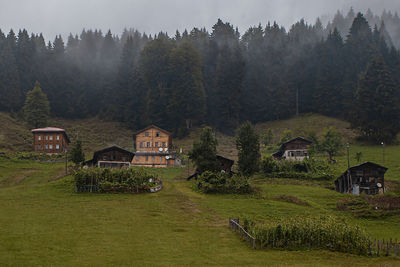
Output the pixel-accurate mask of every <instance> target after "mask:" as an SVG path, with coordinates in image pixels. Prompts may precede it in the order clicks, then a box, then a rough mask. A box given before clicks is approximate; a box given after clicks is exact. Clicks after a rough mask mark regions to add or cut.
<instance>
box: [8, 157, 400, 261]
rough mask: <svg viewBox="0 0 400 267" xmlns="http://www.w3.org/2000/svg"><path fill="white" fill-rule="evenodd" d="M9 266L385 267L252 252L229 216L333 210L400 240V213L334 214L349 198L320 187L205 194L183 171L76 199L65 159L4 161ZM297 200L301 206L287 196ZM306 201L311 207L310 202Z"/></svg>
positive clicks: (274, 182)
mask: <svg viewBox="0 0 400 267" xmlns="http://www.w3.org/2000/svg"><path fill="white" fill-rule="evenodd" d="M0 170H1V172H0V173H1V174H0V203H2V205H1V206H0V226H1V227H0V240H1V242H0V259H1V262H2V265H6V266H7V265H13V266H15V265H17V266H19V265H24V266H32V265H43V266H48V265H56V266H71V265H79V266H81V265H82V266H85V265H87V266H94V265H99V266H106V265H137V266H145V265H162V266H170V265H198V266H202V265H205V264H211V265H218V266H227V265H253V266H256V265H261V266H265V265H303V266H306V265H318V266H330V265H342V266H348V265H356V266H366V265H371V266H373V265H386V266H395V265H397V264H398V263H399V262H400V258H396V257H380V258H370V257H360V256H355V255H349V254H344V253H333V252H329V251H323V250H311V251H307V250H304V251H281V250H266V251H261V250H253V249H251V247H250V246H249V245H248V244H247V243H245V242H243V241H241V240H240V238H239V236H238V235H237V234H236V233H234V232H232V231H231V230H230V228H229V227H228V219H229V218H230V217H242V216H247V217H252V218H256V219H265V220H270V219H274V218H289V217H294V216H298V217H305V216H311V215H324V214H327V215H328V214H330V215H335V216H340V217H343V218H345V219H347V220H349V221H351V222H354V223H357V224H359V225H361V226H362V227H363V228H364V229H366V230H367V232H368V233H369V234H370V235H371V237H373V238H374V237H376V238H390V237H392V238H399V239H400V216H393V217H388V218H384V219H375V220H365V219H355V218H353V217H352V216H351V215H349V214H347V213H344V212H340V211H337V210H336V201H337V199H339V198H341V197H343V196H342V195H340V194H338V193H336V192H334V191H332V190H330V189H327V188H325V187H323V186H321V185H313V184H308V183H307V182H303V181H297V180H288V179H265V178H262V177H258V178H255V179H254V180H253V181H252V183H253V186H255V187H257V188H259V190H258V193H256V194H253V195H204V194H201V193H199V192H197V191H196V190H194V182H187V181H186V180H185V177H186V171H187V170H186V169H185V168H170V169H160V170H152V172H155V173H156V174H157V175H159V176H160V177H161V178H162V179H163V181H164V189H163V190H161V191H160V192H158V193H155V194H138V195H129V194H76V193H74V185H73V178H72V177H71V176H66V177H63V176H62V173H63V172H64V165H63V163H40V162H35V161H25V160H12V159H5V158H2V159H0ZM282 195H285V196H295V197H296V198H298V199H300V200H302V202H300V204H298V203H289V202H286V201H285V198H282V197H281V196H282ZM304 203H307V205H304Z"/></svg>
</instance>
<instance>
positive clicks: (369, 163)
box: [336, 161, 388, 180]
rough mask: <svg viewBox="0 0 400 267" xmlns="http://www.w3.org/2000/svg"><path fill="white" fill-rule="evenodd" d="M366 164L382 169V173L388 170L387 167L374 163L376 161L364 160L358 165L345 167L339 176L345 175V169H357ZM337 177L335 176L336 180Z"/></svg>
mask: <svg viewBox="0 0 400 267" xmlns="http://www.w3.org/2000/svg"><path fill="white" fill-rule="evenodd" d="M368 165H369V166H371V167H375V168H378V169H382V170H383V171H384V173H385V172H386V171H387V170H388V168H386V167H384V166H381V165H379V164H376V163H373V162H369V161H367V162H364V163H362V164H359V165H356V166H353V167H350V168H349V169H347V170H346V171H345V172H344V173H343V174H342V175H341V176H340V177H342V176H344V175H346V174H347V171H351V170H356V169H358V168H361V167H364V166H368ZM340 177H339V178H340ZM339 178H337V179H336V180H338V179H339Z"/></svg>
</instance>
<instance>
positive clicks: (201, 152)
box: [189, 127, 219, 173]
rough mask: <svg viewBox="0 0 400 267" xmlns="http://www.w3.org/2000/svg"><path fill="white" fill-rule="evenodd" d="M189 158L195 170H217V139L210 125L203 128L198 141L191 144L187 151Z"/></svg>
mask: <svg viewBox="0 0 400 267" xmlns="http://www.w3.org/2000/svg"><path fill="white" fill-rule="evenodd" d="M189 158H190V159H191V160H192V161H193V162H194V164H195V165H196V167H197V171H198V172H200V173H202V172H204V171H218V168H219V163H218V162H217V139H215V137H214V134H213V131H212V129H211V127H205V128H203V130H202V132H201V134H200V142H195V143H194V144H193V149H192V150H191V151H190V152H189Z"/></svg>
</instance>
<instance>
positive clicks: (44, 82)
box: [0, 10, 400, 135]
mask: <svg viewBox="0 0 400 267" xmlns="http://www.w3.org/2000/svg"><path fill="white" fill-rule="evenodd" d="M399 48H400V18H399V17H398V15H397V14H392V13H390V12H384V13H383V14H382V15H381V16H376V15H374V14H373V13H372V12H371V11H368V12H367V13H366V14H365V15H363V14H361V13H359V14H356V13H355V12H354V11H353V10H350V11H349V12H348V14H345V15H343V14H341V13H340V12H338V13H337V14H336V15H335V17H334V19H333V20H332V21H330V22H329V23H328V24H327V26H326V27H324V26H323V25H322V23H321V21H320V20H317V21H316V23H315V24H307V23H306V22H305V21H303V20H301V21H299V22H297V23H295V24H294V25H293V26H292V27H291V28H290V29H288V30H286V29H285V28H283V27H281V26H279V25H278V24H276V23H271V24H268V25H266V26H262V25H259V26H257V27H251V28H249V29H248V30H247V31H246V32H245V33H244V34H243V35H242V36H241V35H240V33H239V31H238V29H235V27H234V26H233V25H231V24H230V23H228V22H226V23H224V22H222V21H221V20H218V22H217V23H216V24H215V25H214V26H213V28H212V31H211V32H208V31H207V30H206V29H198V28H194V29H192V30H190V31H184V32H182V33H179V32H176V34H175V35H174V36H168V35H167V34H166V33H162V32H161V33H159V34H157V35H156V36H151V35H146V34H144V33H140V32H138V31H136V30H134V29H129V30H128V29H127V30H125V31H124V32H123V33H122V35H121V36H117V35H113V34H112V33H111V32H110V31H108V32H107V33H106V34H103V33H102V32H101V31H99V30H94V31H93V30H83V31H82V33H81V34H80V36H78V35H70V36H69V37H68V39H67V40H63V39H62V38H61V36H57V37H56V38H55V40H54V41H53V42H48V43H47V44H46V43H45V40H44V38H43V36H42V35H35V34H31V35H29V33H28V32H27V31H26V30H20V31H19V32H18V33H14V32H13V31H12V30H11V31H10V32H9V33H7V34H5V33H3V32H1V33H0V81H1V82H0V110H3V111H12V112H18V111H19V110H20V109H21V107H22V105H23V102H24V99H25V95H26V93H27V91H29V90H31V89H32V88H33V85H34V83H35V81H36V80H37V81H39V82H40V84H41V88H42V89H43V91H44V92H45V93H46V94H47V96H48V99H49V101H50V105H51V112H52V114H53V115H54V116H59V117H66V118H82V117H90V116H100V117H101V118H105V119H110V120H117V121H121V122H123V123H125V124H126V125H127V126H128V127H131V128H133V129H138V128H141V127H143V126H145V125H147V124H149V123H153V124H157V125H159V126H160V127H164V128H166V129H169V130H172V131H174V132H175V134H177V135H184V134H185V133H186V128H187V126H191V125H200V124H209V125H213V126H215V127H217V128H219V129H221V130H223V131H226V132H229V131H232V130H233V129H235V128H236V127H237V126H238V124H239V123H241V122H242V121H245V120H250V121H252V122H261V121H267V120H274V119H281V118H287V117H290V116H292V115H294V114H295V112H296V91H298V93H299V107H300V112H301V113H306V112H318V113H322V114H326V115H329V116H335V117H341V118H344V119H349V120H350V117H351V116H352V114H351V113H352V112H351V111H352V107H353V105H354V102H353V101H354V95H355V92H356V89H357V85H358V79H359V76H360V74H362V73H363V72H364V71H365V70H366V68H367V66H368V64H369V62H371V60H372V59H373V58H376V57H381V58H383V61H384V63H385V65H386V66H387V67H388V69H389V70H390V73H391V75H392V76H393V78H394V79H397V80H396V88H397V89H396V90H397V91H398V93H399V92H400V87H399V84H400V81H399V77H400V54H399V50H398V49H399ZM371 97H373V96H371ZM397 104H398V103H397Z"/></svg>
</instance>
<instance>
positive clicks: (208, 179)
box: [197, 171, 252, 194]
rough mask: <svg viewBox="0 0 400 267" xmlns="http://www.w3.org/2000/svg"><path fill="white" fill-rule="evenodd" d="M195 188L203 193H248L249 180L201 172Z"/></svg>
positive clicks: (239, 176)
mask: <svg viewBox="0 0 400 267" xmlns="http://www.w3.org/2000/svg"><path fill="white" fill-rule="evenodd" d="M197 188H198V189H199V190H201V191H202V192H204V193H232V194H234V193H237V194H246V193H250V192H251V191H252V190H251V186H250V184H249V178H247V177H245V176H242V175H238V174H235V175H233V176H232V177H229V174H227V173H216V172H210V171H206V172H203V173H202V174H201V175H200V176H199V178H198V180H197Z"/></svg>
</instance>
